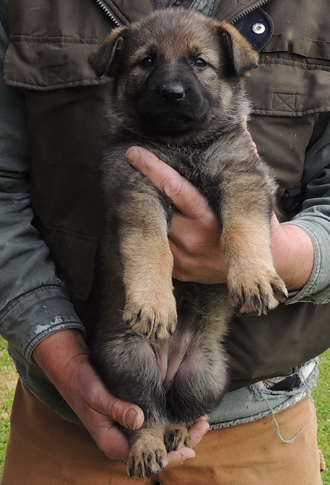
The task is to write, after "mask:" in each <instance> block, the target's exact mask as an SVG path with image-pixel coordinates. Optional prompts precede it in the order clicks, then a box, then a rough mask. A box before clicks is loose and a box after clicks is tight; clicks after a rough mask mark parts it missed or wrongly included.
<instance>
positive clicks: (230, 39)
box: [219, 22, 259, 76]
mask: <svg viewBox="0 0 330 485" xmlns="http://www.w3.org/2000/svg"><path fill="white" fill-rule="evenodd" d="M219 34H220V36H221V39H222V41H223V43H224V45H225V47H226V48H227V50H228V54H229V58H230V60H231V63H232V66H233V68H234V71H235V74H236V75H237V76H243V75H244V74H246V73H247V72H248V71H250V70H251V69H253V68H255V67H258V60H259V55H258V53H257V52H256V51H255V50H254V49H253V48H252V46H251V44H250V43H249V42H248V41H247V40H246V39H245V37H243V35H242V34H240V33H239V32H238V30H237V29H236V28H235V27H233V26H232V25H230V24H228V23H226V22H221V24H220V25H219Z"/></svg>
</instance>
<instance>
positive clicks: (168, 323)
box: [123, 291, 177, 339]
mask: <svg viewBox="0 0 330 485" xmlns="http://www.w3.org/2000/svg"><path fill="white" fill-rule="evenodd" d="M123 319H124V321H125V322H126V323H127V324H128V325H130V326H131V328H132V329H133V330H134V331H135V332H137V333H140V334H142V335H145V336H146V337H148V338H153V339H164V338H167V337H169V335H172V334H173V333H174V331H175V328H176V323H177V313H176V302H175V298H174V296H173V293H172V291H171V292H169V293H168V295H165V294H161V295H160V296H159V295H158V294H149V295H147V296H145V297H144V299H143V300H140V301H135V300H134V299H131V300H128V301H127V302H126V306H125V310H124V315H123Z"/></svg>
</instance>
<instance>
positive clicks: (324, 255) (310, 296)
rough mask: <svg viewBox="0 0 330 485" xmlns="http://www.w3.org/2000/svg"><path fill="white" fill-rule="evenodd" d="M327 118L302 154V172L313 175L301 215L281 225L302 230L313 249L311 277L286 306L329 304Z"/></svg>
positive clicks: (329, 148)
mask: <svg viewBox="0 0 330 485" xmlns="http://www.w3.org/2000/svg"><path fill="white" fill-rule="evenodd" d="M328 118H329V121H328V124H327V127H326V129H325V131H324V133H323V135H322V137H321V138H320V139H319V140H318V141H317V143H315V144H314V145H313V146H312V147H311V148H310V149H309V150H308V151H307V153H306V159H305V167H306V168H305V170H306V169H307V170H308V168H311V169H312V171H314V172H315V173H316V175H315V176H314V177H313V178H312V180H310V181H309V182H308V183H307V185H306V188H305V190H304V200H303V203H302V208H301V212H299V214H297V215H296V216H295V217H294V218H293V219H292V221H290V222H288V223H285V224H294V225H295V226H298V227H300V228H301V229H303V230H304V231H305V232H306V233H307V234H308V235H309V236H310V238H311V240H312V242H313V245H314V250H315V260H314V267H313V272H312V275H311V277H310V279H309V281H308V282H307V284H306V285H305V287H304V288H302V290H301V291H299V292H296V294H292V295H290V298H289V299H288V303H289V304H290V303H296V302H311V303H328V302H330V264H329V255H330V116H329V117H328ZM314 167H316V169H315V168H314ZM317 167H320V169H319V171H318V170H317Z"/></svg>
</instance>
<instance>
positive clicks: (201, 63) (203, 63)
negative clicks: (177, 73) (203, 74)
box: [194, 57, 207, 69]
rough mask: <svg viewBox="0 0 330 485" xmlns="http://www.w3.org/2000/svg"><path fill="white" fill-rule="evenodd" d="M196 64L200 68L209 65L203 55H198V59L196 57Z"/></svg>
mask: <svg viewBox="0 0 330 485" xmlns="http://www.w3.org/2000/svg"><path fill="white" fill-rule="evenodd" d="M194 66H195V67H197V68H198V69H205V68H206V67H207V62H206V61H205V60H204V59H203V58H202V57H197V59H195V62H194Z"/></svg>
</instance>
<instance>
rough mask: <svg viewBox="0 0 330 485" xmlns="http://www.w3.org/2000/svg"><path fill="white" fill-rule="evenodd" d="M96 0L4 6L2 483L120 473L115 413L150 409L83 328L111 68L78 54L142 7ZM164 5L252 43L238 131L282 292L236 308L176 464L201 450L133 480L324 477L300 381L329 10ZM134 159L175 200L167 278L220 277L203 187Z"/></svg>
mask: <svg viewBox="0 0 330 485" xmlns="http://www.w3.org/2000/svg"><path fill="white" fill-rule="evenodd" d="M100 3H101V6H102V7H103V8H100V5H98V4H97V2H92V1H91V0H90V1H89V2H86V1H84V2H80V1H78V0H75V1H73V2H71V3H70V5H68V4H67V2H62V1H59V0H58V1H57V2H56V4H55V3H54V4H53V3H51V4H49V2H43V1H41V2H40V4H39V6H38V8H35V7H32V8H31V5H30V3H29V2H28V1H27V0H26V2H22V1H20V2H16V1H15V0H11V1H10V2H9V12H8V20H7V15H6V2H5V1H3V0H2V2H1V3H0V5H1V7H0V14H1V55H2V57H4V54H5V49H7V44H8V34H9V33H10V34H11V43H10V45H9V48H8V50H7V55H6V64H5V79H6V82H7V83H8V84H10V85H11V86H12V87H11V88H8V87H6V86H4V85H1V94H2V97H1V102H2V108H1V122H2V128H3V129H2V139H3V142H2V143H1V149H2V153H3V155H2V157H1V191H2V192H1V194H2V195H1V213H2V231H1V235H0V240H1V247H2V255H3V258H2V261H3V263H2V278H1V281H2V285H1V308H2V310H1V329H2V334H3V335H4V337H5V338H6V339H7V340H8V341H9V349H10V353H11V355H12V357H13V359H14V361H15V363H16V366H17V369H18V372H19V374H20V382H19V384H18V387H17V391H16V397H15V402H14V405H13V413H12V429H11V437H10V442H9V445H8V451H7V458H6V462H5V466H4V472H3V477H2V484H3V485H9V484H14V483H15V484H17V483H24V484H29V483H31V484H32V483H45V484H46V483H47V484H48V483H49V484H53V483H54V484H55V483H80V484H84V483H86V484H87V483H95V484H103V483H104V484H105V483H109V481H111V483H115V484H116V483H118V484H119V483H121V484H124V483H130V479H129V478H128V477H127V475H126V470H125V465H124V463H122V460H125V458H126V457H127V453H128V445H127V442H126V440H125V438H124V436H123V435H122V434H121V433H120V431H119V429H118V428H117V427H116V422H119V423H120V424H121V425H123V426H126V427H128V428H138V427H140V426H141V425H142V423H143V414H142V412H141V410H140V409H139V408H137V406H135V405H133V404H130V403H125V402H120V401H118V400H117V399H115V398H113V397H112V396H111V395H110V394H109V393H108V392H107V391H106V390H105V388H104V387H103V385H102V382H101V381H100V380H99V379H98V377H97V376H96V374H95V373H94V371H93V369H92V368H91V366H90V364H89V360H88V347H87V345H86V344H85V340H84V335H85V332H86V330H85V325H84V323H85V321H86V322H87V321H90V320H92V319H93V317H94V315H95V313H94V312H95V309H94V308H93V297H94V296H95V295H94V292H95V291H97V289H96V288H95V287H94V286H93V282H94V277H95V276H97V272H98V266H97V264H96V253H97V247H98V239H99V235H100V231H101V227H102V222H103V221H102V218H101V217H100V216H99V214H98V210H97V209H98V207H100V205H99V194H98V175H97V163H98V160H99V156H100V154H101V152H102V149H103V146H104V140H105V139H106V133H104V131H103V130H104V129H105V126H106V123H104V120H103V118H102V112H100V106H101V105H102V101H103V95H104V89H103V88H104V83H106V80H101V81H99V80H97V79H96V77H95V75H94V74H93V73H92V70H90V69H89V67H88V63H87V59H88V52H90V51H91V49H92V48H93V46H94V47H95V44H100V43H101V42H102V41H103V39H104V38H105V37H106V35H107V33H108V31H109V29H111V28H112V27H113V26H114V25H118V24H125V22H127V21H134V20H137V19H139V18H142V17H143V16H144V15H147V14H148V13H149V12H150V11H151V7H152V6H151V4H150V3H149V2H147V1H145V2H136V3H135V4H134V8H132V5H130V6H129V7H128V8H127V7H126V8H125V2H113V8H110V4H109V5H108V3H107V2H104V3H102V2H100ZM153 3H154V4H153V7H154V8H159V7H161V8H165V7H167V6H170V5H167V2H165V3H166V4H165V3H164V2H159V3H158V2H153ZM174 3H175V4H178V3H182V5H181V7H182V6H184V7H188V8H190V7H192V8H197V9H199V10H202V12H203V13H205V14H206V15H210V16H216V17H217V18H219V19H221V20H227V21H229V22H232V23H233V24H234V25H235V26H236V27H237V28H238V29H239V30H240V31H241V33H242V34H243V35H245V36H246V37H247V38H248V40H249V41H250V42H251V44H252V45H253V47H254V48H255V49H257V50H260V66H259V68H258V69H256V70H255V71H253V73H252V75H251V76H250V78H249V79H248V85H247V86H248V93H249V95H250V97H251V100H252V106H253V115H252V117H251V120H249V123H248V129H249V131H250V133H251V135H252V138H253V140H254V142H255V143H256V146H257V149H258V152H259V154H260V156H262V158H263V159H264V160H265V161H266V162H267V163H268V164H269V165H270V166H271V168H272V169H273V171H274V174H275V176H276V179H277V181H278V184H279V190H278V199H277V204H276V215H274V216H273V234H272V250H273V259H274V263H275V267H276V269H277V271H278V273H279V275H280V276H281V277H282V278H283V280H284V281H285V283H286V285H287V288H288V290H289V291H290V293H289V299H288V301H287V302H286V303H285V304H282V305H280V306H279V307H278V309H276V310H274V311H272V312H270V313H269V314H268V315H267V316H262V317H255V316H253V315H247V316H243V315H242V316H241V315H239V316H238V317H236V318H235V319H234V320H233V322H232V325H231V332H230V334H229V336H228V338H227V341H226V345H227V350H228V353H229V355H230V359H231V383H232V384H231V388H230V392H229V393H228V395H227V396H226V398H225V400H224V402H223V403H222V405H221V406H220V407H219V409H217V410H216V411H215V412H214V413H212V415H211V416H210V419H209V423H210V427H211V431H209V432H208V433H206V435H204V438H203V439H202V440H201V441H200V439H201V437H202V435H203V433H205V432H206V430H207V429H208V424H207V422H206V420H205V419H202V420H200V421H199V422H198V423H196V424H195V425H194V426H193V427H192V429H191V435H192V439H193V442H194V444H195V445H196V444H197V443H198V442H199V444H197V448H196V458H195V460H193V461H189V462H186V463H185V465H184V466H183V467H174V465H178V464H181V463H182V462H183V461H185V460H186V459H189V458H193V457H194V456H195V453H194V451H193V450H190V449H187V448H183V449H181V450H179V451H178V452H175V453H172V455H171V458H172V462H170V464H171V465H172V468H168V469H166V470H164V471H163V472H161V473H160V474H158V475H157V476H152V477H151V478H149V479H143V480H141V483H145V484H151V483H154V484H155V483H157V482H158V483H161V484H162V485H167V484H172V483H182V484H184V483H187V484H188V483H190V484H205V483H215V484H216V483H219V484H233V483H242V484H243V483H244V484H246V483H251V484H258V483H265V482H266V483H269V484H275V483H276V484H287V483H290V484H295V483H297V484H298V483H299V484H306V485H307V484H308V485H310V484H311V483H313V484H314V483H315V484H318V483H322V480H321V475H320V458H319V450H318V447H317V441H316V418H315V409H314V407H313V405H312V403H311V401H310V398H309V394H310V391H311V390H312V388H313V387H314V385H315V380H316V375H317V363H316V361H315V357H316V356H317V355H319V354H320V353H321V352H322V351H323V350H325V349H326V348H327V347H328V346H329V340H327V339H329V337H328V335H329V332H328V328H329V319H328V316H327V314H328V305H327V302H328V301H330V296H329V295H330V292H329V286H330V274H329V270H328V268H327V266H326V265H324V261H326V259H325V258H326V257H327V254H328V250H329V244H330V243H329V241H330V238H329V232H330V211H329V189H328V187H329V178H330V171H329V167H328V165H329V163H328V162H329V161H328V156H329V151H330V148H329V147H330V138H329V137H330V134H329V124H328V123H329V115H328V111H329V99H330V97H329V88H328V86H329V85H330V84H329V82H327V79H328V76H329V63H330V60H329V52H327V46H328V45H329V44H328V41H329V39H327V37H326V36H327V35H328V34H327V29H326V28H324V29H323V28H322V26H323V23H324V22H325V21H324V19H326V18H327V17H328V16H326V14H325V13H326V9H327V8H329V7H328V5H327V4H326V2H320V5H319V4H318V3H317V5H310V2H308V1H303V2H300V4H299V9H298V7H297V6H296V3H295V2H294V1H290V2H287V3H286V12H285V15H284V13H283V12H282V11H281V8H280V5H279V1H278V0H270V1H269V2H266V3H265V5H264V7H263V9H262V10H261V9H260V8H259V5H258V3H257V2H251V1H250V2H249V1H244V2H239V3H238V4H237V3H235V4H234V3H233V2H231V1H230V0H222V1H217V2H204V3H203V4H202V3H201V2H174ZM321 4H322V5H321ZM111 5H112V4H111ZM171 6H172V5H171ZM114 7H115V8H114ZM71 9H72V10H71ZM320 12H322V14H321V13H320ZM329 13H330V12H329ZM284 17H285V18H284ZM312 18H313V19H314V21H313V22H312V21H311V19H312ZM86 19H88V21H87V20H86ZM288 19H290V20H289V21H288ZM13 87H14V88H15V89H13ZM18 87H20V88H24V98H23V97H22V90H18V89H16V88H18ZM26 115H27V116H28V127H27V124H26ZM251 143H252V142H251ZM127 157H128V160H129V161H130V162H131V163H133V164H134V166H135V167H136V168H137V169H139V170H140V171H142V173H144V174H145V175H146V176H147V177H149V178H150V180H151V181H152V182H153V183H154V184H155V185H156V186H157V187H158V188H159V189H161V190H163V191H164V192H165V194H166V195H167V196H168V197H169V198H170V199H171V200H172V201H173V203H174V205H175V206H176V208H177V213H176V215H175V217H174V219H173V223H172V226H171V229H170V234H169V238H170V244H171V249H172V252H173V255H174V260H175V267H174V274H173V276H174V277H175V278H177V279H179V280H182V281H196V282H202V283H207V284H214V283H225V282H226V267H225V265H224V260H223V254H222V252H221V248H220V247H219V239H220V234H221V227H220V226H219V225H218V223H217V222H216V218H215V216H214V215H213V213H212V211H211V210H210V208H209V207H208V205H207V203H206V201H205V199H204V198H203V197H202V196H201V194H199V193H198V191H197V190H196V189H195V188H194V187H193V186H191V185H190V184H189V183H188V182H187V181H185V180H184V179H182V178H181V177H180V176H179V175H178V174H177V173H175V172H173V171H172V170H171V169H170V168H169V167H168V166H167V165H164V164H162V162H161V161H160V160H157V159H155V157H154V156H153V155H152V154H150V153H149V152H147V151H146V150H144V149H143V148H141V147H134V148H131V149H130V150H129V152H128V153H127ZM30 160H32V172H31V161H30ZM86 189H88V190H87V191H86ZM30 193H31V195H30ZM87 194H88V195H87ZM279 220H281V221H282V223H281V224H280V223H279ZM31 222H32V224H31ZM45 242H46V243H47V244H46V243H45ZM48 248H49V249H48ZM49 251H50V254H49ZM54 263H55V265H56V266H55V265H54ZM78 315H79V316H78ZM81 423H83V425H84V426H81Z"/></svg>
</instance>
